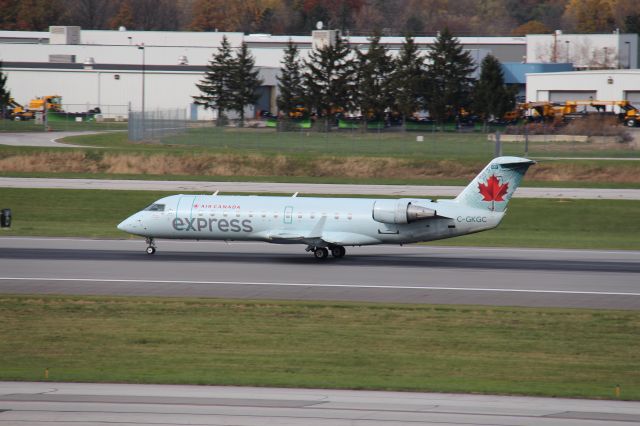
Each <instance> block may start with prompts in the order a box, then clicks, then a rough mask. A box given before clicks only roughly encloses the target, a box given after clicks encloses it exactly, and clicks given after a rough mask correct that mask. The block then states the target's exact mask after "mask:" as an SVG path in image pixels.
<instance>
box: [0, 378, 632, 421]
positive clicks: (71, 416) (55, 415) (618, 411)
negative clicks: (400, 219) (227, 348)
mask: <svg viewBox="0 0 640 426" xmlns="http://www.w3.org/2000/svg"><path fill="white" fill-rule="evenodd" d="M639 423H640V403H637V402H624V401H594V400H579V399H564V398H529V397H509V396H493V395H462V394H437V393H413V392H375V391H350V390H327V389H278V388H252V387H246V388H241V387H231V386H227V387H220V386H180V385H125V384H96V383H55V382H0V425H21V426H43V425H52V424H58V425H59V424H66V425H68V424H73V425H83V426H88V425H104V424H118V425H137V426H141V425H186V424H189V425H234V426H268V425H291V426H293V425H305V426H329V425H331V426H382V425H385V426H400V425H412V426H416V425H494V426H516V425H523V426H525V425H526V426H529V425H531V426H533V425H536V426H574V425H575V426H577V425H581V426H582V425H591V426H604V425H608V426H611V425H621V426H622V425H632V424H639Z"/></svg>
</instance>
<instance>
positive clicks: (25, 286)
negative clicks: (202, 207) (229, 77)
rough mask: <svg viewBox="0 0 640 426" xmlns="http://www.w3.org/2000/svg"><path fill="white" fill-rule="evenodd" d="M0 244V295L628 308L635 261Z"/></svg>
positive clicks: (634, 298) (443, 251) (433, 250)
mask: <svg viewBox="0 0 640 426" xmlns="http://www.w3.org/2000/svg"><path fill="white" fill-rule="evenodd" d="M157 246H158V252H157V253H156V254H155V255H151V256H150V255H147V254H146V253H145V247H146V245H145V243H144V241H142V240H86V239H72V238H69V239H66V238H13V237H4V238H0V271H1V272H0V293H30V294H85V295H125V296H185V297H225V298H248V299H291V300H345V301H367V302H388V303H435V304H476V305H500V306H541V307H576V308H577V307H584V308H615V309H640V252H638V251H597V250H546V249H514V248H506V249H503V248H473V247H436V246H422V245H411V246H403V247H400V246H372V247H349V248H347V256H346V257H345V258H343V259H335V258H329V259H326V260H325V261H318V260H316V259H315V258H314V257H313V256H312V255H311V254H309V253H305V252H304V245H274V244H268V243H258V242H256V243H240V242H223V241H214V242H205V241H200V242H198V241H173V240H157Z"/></svg>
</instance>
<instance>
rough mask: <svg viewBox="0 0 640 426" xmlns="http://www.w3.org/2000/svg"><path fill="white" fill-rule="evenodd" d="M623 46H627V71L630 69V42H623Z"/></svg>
mask: <svg viewBox="0 0 640 426" xmlns="http://www.w3.org/2000/svg"><path fill="white" fill-rule="evenodd" d="M624 44H626V45H627V69H631V42H630V41H625V42H624Z"/></svg>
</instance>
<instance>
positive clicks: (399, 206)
mask: <svg viewBox="0 0 640 426" xmlns="http://www.w3.org/2000/svg"><path fill="white" fill-rule="evenodd" d="M435 215H436V211H435V210H432V209H428V208H426V207H420V206H415V205H413V204H411V201H410V200H406V199H400V200H376V202H375V203H374V204H373V220H375V221H376V222H382V223H395V224H405V223H411V222H415V221H418V220H424V219H428V218H430V217H434V216H435Z"/></svg>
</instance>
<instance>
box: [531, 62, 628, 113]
mask: <svg viewBox="0 0 640 426" xmlns="http://www.w3.org/2000/svg"><path fill="white" fill-rule="evenodd" d="M527 100H529V101H551V102H561V101H566V100H577V101H585V100H600V101H621V100H628V101H630V102H631V103H633V104H638V105H640V70H639V69H630V70H628V69H627V70H589V71H577V72H555V73H536V74H527Z"/></svg>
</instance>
